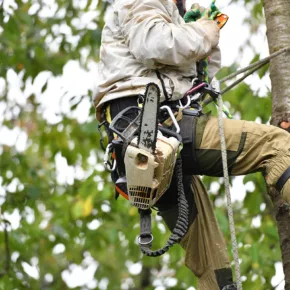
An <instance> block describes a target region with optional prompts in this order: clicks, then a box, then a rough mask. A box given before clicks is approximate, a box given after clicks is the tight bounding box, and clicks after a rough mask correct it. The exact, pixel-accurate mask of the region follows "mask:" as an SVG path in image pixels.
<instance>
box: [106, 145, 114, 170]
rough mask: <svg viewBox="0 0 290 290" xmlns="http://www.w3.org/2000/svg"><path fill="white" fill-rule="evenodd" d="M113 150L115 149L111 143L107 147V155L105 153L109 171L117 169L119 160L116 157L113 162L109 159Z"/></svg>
mask: <svg viewBox="0 0 290 290" xmlns="http://www.w3.org/2000/svg"><path fill="white" fill-rule="evenodd" d="M112 151H113V144H112V143H109V144H108V146H107V148H106V152H105V155H104V167H105V169H106V170H107V171H109V172H113V171H115V170H116V166H117V162H116V160H115V159H114V161H113V164H112V163H111V162H110V161H109V155H110V153H112Z"/></svg>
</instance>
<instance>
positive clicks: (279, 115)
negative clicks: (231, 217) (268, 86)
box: [264, 0, 290, 290]
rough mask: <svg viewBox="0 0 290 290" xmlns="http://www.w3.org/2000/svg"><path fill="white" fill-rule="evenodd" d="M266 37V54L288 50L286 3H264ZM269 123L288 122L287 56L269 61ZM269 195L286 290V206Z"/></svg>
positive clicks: (289, 228) (289, 243)
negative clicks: (267, 44) (270, 119)
mask: <svg viewBox="0 0 290 290" xmlns="http://www.w3.org/2000/svg"><path fill="white" fill-rule="evenodd" d="M264 9H265V16H266V25H267V37H268V43H269V50H270V53H274V52H276V51H278V50H280V49H282V48H285V47H289V46H290V37H289V36H290V1H289V0H264ZM270 78H271V83H272V121H271V123H272V124H273V125H275V126H279V125H280V124H281V122H283V121H286V122H290V52H289V51H288V52H287V53H284V54H282V55H280V56H278V57H276V58H274V59H272V60H271V63H270ZM269 193H270V195H271V198H272V202H273V204H274V207H275V212H276V221H277V226H278V233H279V236H280V247H281V252H282V261H283V268H284V274H285V290H290V215H289V214H290V212H289V205H287V204H286V203H285V202H283V201H282V200H281V197H280V194H279V193H278V192H277V191H275V190H273V189H271V190H269Z"/></svg>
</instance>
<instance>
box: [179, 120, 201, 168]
mask: <svg viewBox="0 0 290 290" xmlns="http://www.w3.org/2000/svg"><path fill="white" fill-rule="evenodd" d="M179 126H180V135H181V137H182V143H183V149H182V151H181V156H182V159H183V160H184V161H185V162H183V168H184V170H185V172H186V173H189V172H193V170H194V168H198V161H197V157H196V152H195V130H196V118H195V117H194V116H189V115H183V117H182V120H181V121H180V123H179Z"/></svg>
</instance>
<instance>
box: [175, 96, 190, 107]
mask: <svg viewBox="0 0 290 290" xmlns="http://www.w3.org/2000/svg"><path fill="white" fill-rule="evenodd" d="M178 103H179V105H177V106H176V107H177V108H180V109H186V108H188V107H189V106H190V104H191V99H190V96H189V95H188V96H187V103H186V105H185V106H183V105H182V102H181V100H178Z"/></svg>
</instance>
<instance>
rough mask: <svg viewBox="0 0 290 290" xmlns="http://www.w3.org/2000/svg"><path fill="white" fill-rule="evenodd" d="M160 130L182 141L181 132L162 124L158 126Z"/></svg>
mask: <svg viewBox="0 0 290 290" xmlns="http://www.w3.org/2000/svg"><path fill="white" fill-rule="evenodd" d="M158 130H159V131H161V133H163V134H165V135H167V136H169V137H174V138H176V139H177V140H178V141H179V142H180V143H182V137H181V136H180V134H178V133H176V132H174V131H172V130H170V129H168V128H165V127H162V126H158Z"/></svg>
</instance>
